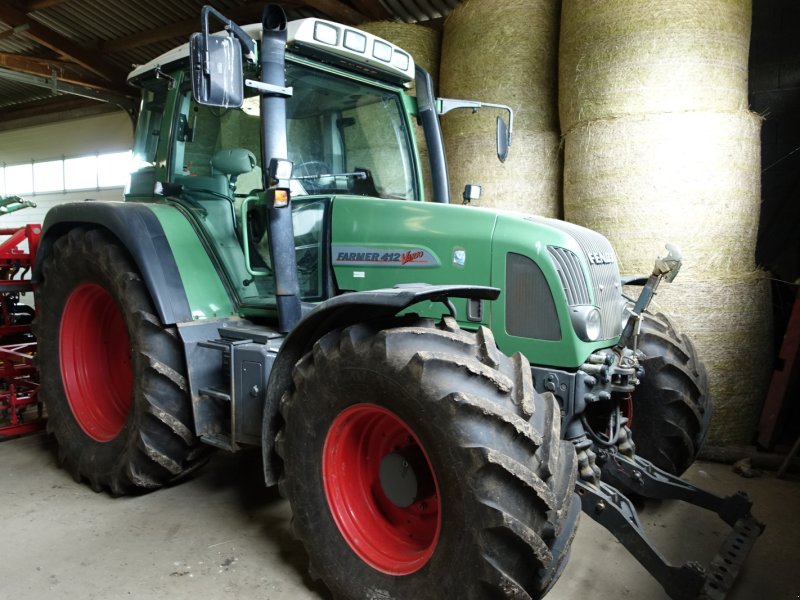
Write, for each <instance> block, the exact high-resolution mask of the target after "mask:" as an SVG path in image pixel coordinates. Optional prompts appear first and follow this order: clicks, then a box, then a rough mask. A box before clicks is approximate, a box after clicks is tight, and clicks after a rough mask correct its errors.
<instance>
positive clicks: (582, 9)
mask: <svg viewBox="0 0 800 600" xmlns="http://www.w3.org/2000/svg"><path fill="white" fill-rule="evenodd" d="M562 11H563V12H562V19H561V40H560V56H559V103H560V117H561V130H562V131H563V132H568V131H570V130H571V129H572V127H574V126H575V125H576V124H577V123H581V122H585V121H590V120H594V119H604V118H609V117H618V116H622V115H627V114H637V113H645V112H647V113H650V112H676V111H683V110H708V111H738V110H743V109H746V108H747V106H748V100H747V61H748V50H749V41H750V22H751V0H691V1H687V0H633V1H632V0H598V1H593V2H587V1H586V0H564V5H563V9H562Z"/></svg>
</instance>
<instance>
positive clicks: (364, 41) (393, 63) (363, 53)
mask: <svg viewBox="0 0 800 600" xmlns="http://www.w3.org/2000/svg"><path fill="white" fill-rule="evenodd" d="M287 44H288V45H289V47H291V48H292V50H293V51H294V52H297V53H298V54H305V55H308V56H311V57H313V58H316V59H318V60H322V61H324V62H328V63H331V64H334V65H338V66H341V67H343V68H345V69H350V70H355V71H358V72H361V73H364V74H366V75H370V76H372V77H377V78H379V79H384V80H388V81H391V82H393V83H401V84H405V83H409V82H411V81H413V80H414V60H413V59H412V58H411V55H410V54H409V53H408V52H406V51H405V50H403V49H402V48H400V47H398V46H395V45H394V44H391V43H389V42H387V41H386V40H383V39H381V38H379V37H377V36H374V35H372V34H371V33H367V32H365V31H359V30H358V29H355V28H352V27H347V26H345V25H341V24H339V23H332V22H331V21H325V20H324V19H300V20H297V21H291V22H290V23H289V24H288V41H287Z"/></svg>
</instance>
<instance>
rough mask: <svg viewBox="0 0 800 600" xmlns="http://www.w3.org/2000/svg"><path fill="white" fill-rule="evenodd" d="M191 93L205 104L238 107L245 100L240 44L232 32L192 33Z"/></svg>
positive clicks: (197, 100)
mask: <svg viewBox="0 0 800 600" xmlns="http://www.w3.org/2000/svg"><path fill="white" fill-rule="evenodd" d="M189 57H190V59H189V60H190V63H191V68H192V96H193V97H194V99H195V102H197V103H198V104H203V105H205V106H220V107H222V108H239V107H241V106H242V102H243V101H244V80H243V78H242V47H241V45H240V44H239V40H237V39H236V38H235V37H234V36H233V35H231V34H229V35H208V34H207V33H205V32H203V33H195V34H192V37H191V38H189Z"/></svg>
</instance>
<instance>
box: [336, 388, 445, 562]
mask: <svg viewBox="0 0 800 600" xmlns="http://www.w3.org/2000/svg"><path fill="white" fill-rule="evenodd" d="M322 480H323V483H324V486H325V495H326V498H327V501H328V507H329V508H330V511H331V516H332V517H333V520H334V522H335V523H336V526H337V527H338V529H339V532H340V533H341V535H342V537H343V538H344V539H345V541H346V542H347V543H348V545H349V546H350V548H351V549H352V550H353V552H355V553H356V554H357V555H358V556H359V557H360V558H361V559H362V560H363V561H364V562H366V563H367V564H369V565H370V566H372V567H373V568H375V569H377V570H378V571H381V572H383V573H387V574H390V575H409V574H411V573H414V572H416V571H418V570H419V569H421V568H422V567H423V566H424V565H425V564H426V563H427V562H428V560H429V559H430V557H431V556H432V555H433V552H434V550H435V548H436V544H437V542H438V538H439V532H440V530H441V506H440V497H439V489H438V484H437V481H436V475H435V473H434V471H433V468H432V467H431V463H430V460H429V458H428V456H427V454H426V453H425V450H424V448H423V447H422V445H421V444H420V441H419V439H418V438H417V436H416V435H415V434H414V432H413V431H412V429H411V428H410V427H409V426H408V425H407V424H406V423H405V422H404V421H403V420H401V419H400V418H399V417H398V416H397V415H396V414H394V413H393V412H391V411H389V410H387V409H385V408H383V407H381V406H377V405H374V404H356V405H353V406H350V407H348V408H347V409H345V410H344V411H342V412H341V413H340V414H339V415H338V416H337V417H336V419H334V421H333V423H332V424H331V427H330V429H329V430H328V434H327V436H326V438H325V444H324V447H323V456H322Z"/></svg>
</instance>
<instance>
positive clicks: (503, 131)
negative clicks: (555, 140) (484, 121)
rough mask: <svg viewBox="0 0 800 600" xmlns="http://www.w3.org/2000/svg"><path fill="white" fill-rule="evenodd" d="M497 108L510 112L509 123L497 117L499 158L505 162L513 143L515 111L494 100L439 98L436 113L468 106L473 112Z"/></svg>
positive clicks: (444, 112)
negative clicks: (485, 108)
mask: <svg viewBox="0 0 800 600" xmlns="http://www.w3.org/2000/svg"><path fill="white" fill-rule="evenodd" d="M485 106H486V107H489V108H497V109H500V110H504V111H506V112H507V113H508V123H506V122H505V121H504V120H503V118H502V117H500V116H498V117H497V158H499V159H500V162H505V161H506V158H508V147H509V146H510V145H511V132H512V131H513V129H514V111H513V110H512V109H511V107H510V106H507V105H505V104H495V103H493V102H478V101H477V100H458V99H456V98H437V99H436V113H437V114H439V115H445V114H447V113H449V112H450V111H451V110H456V109H459V108H468V109H470V110H472V112H473V113H475V112H477V111H478V109H479V108H483V107H485Z"/></svg>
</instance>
